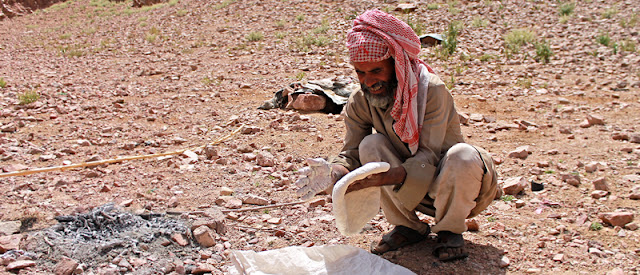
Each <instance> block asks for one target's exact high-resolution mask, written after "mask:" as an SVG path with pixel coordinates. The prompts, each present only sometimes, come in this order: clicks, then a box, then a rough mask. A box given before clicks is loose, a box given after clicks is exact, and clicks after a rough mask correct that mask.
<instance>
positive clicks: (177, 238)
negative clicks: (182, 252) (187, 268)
mask: <svg viewBox="0 0 640 275" xmlns="http://www.w3.org/2000/svg"><path fill="white" fill-rule="evenodd" d="M171 239H172V240H173V241H174V242H176V243H177V244H178V245H179V246H187V245H189V240H187V239H186V238H185V237H184V235H182V234H180V233H173V234H172V235H171Z"/></svg>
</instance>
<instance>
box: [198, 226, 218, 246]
mask: <svg viewBox="0 0 640 275" xmlns="http://www.w3.org/2000/svg"><path fill="white" fill-rule="evenodd" d="M193 237H194V238H195V239H196V241H197V242H198V243H199V244H200V245H201V246H204V247H211V246H214V245H215V244H216V240H215V238H214V236H213V231H211V229H210V228H209V227H207V226H205V225H202V226H200V227H198V228H196V229H195V230H193Z"/></svg>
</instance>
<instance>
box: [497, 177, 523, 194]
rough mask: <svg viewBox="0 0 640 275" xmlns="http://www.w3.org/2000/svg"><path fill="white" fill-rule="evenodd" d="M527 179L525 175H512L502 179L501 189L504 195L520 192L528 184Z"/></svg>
mask: <svg viewBox="0 0 640 275" xmlns="http://www.w3.org/2000/svg"><path fill="white" fill-rule="evenodd" d="M528 185H529V184H528V182H527V179H526V178H525V177H522V176H521V177H513V178H508V179H507V180H505V181H504V184H503V187H502V191H503V192H504V194H505V195H517V194H518V193H520V192H522V190H524V189H525V188H527V186H528Z"/></svg>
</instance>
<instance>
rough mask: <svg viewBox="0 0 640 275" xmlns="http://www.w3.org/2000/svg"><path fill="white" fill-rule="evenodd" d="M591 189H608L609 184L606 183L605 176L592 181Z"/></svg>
mask: <svg viewBox="0 0 640 275" xmlns="http://www.w3.org/2000/svg"><path fill="white" fill-rule="evenodd" d="M593 189H595V190H602V191H609V186H608V185H607V179H606V178H605V177H601V178H597V179H595V180H594V181H593Z"/></svg>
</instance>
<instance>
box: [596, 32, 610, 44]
mask: <svg viewBox="0 0 640 275" xmlns="http://www.w3.org/2000/svg"><path fill="white" fill-rule="evenodd" d="M596 41H598V43H599V44H601V45H604V46H609V44H610V43H611V37H609V34H606V33H605V34H601V35H598V37H596Z"/></svg>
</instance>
